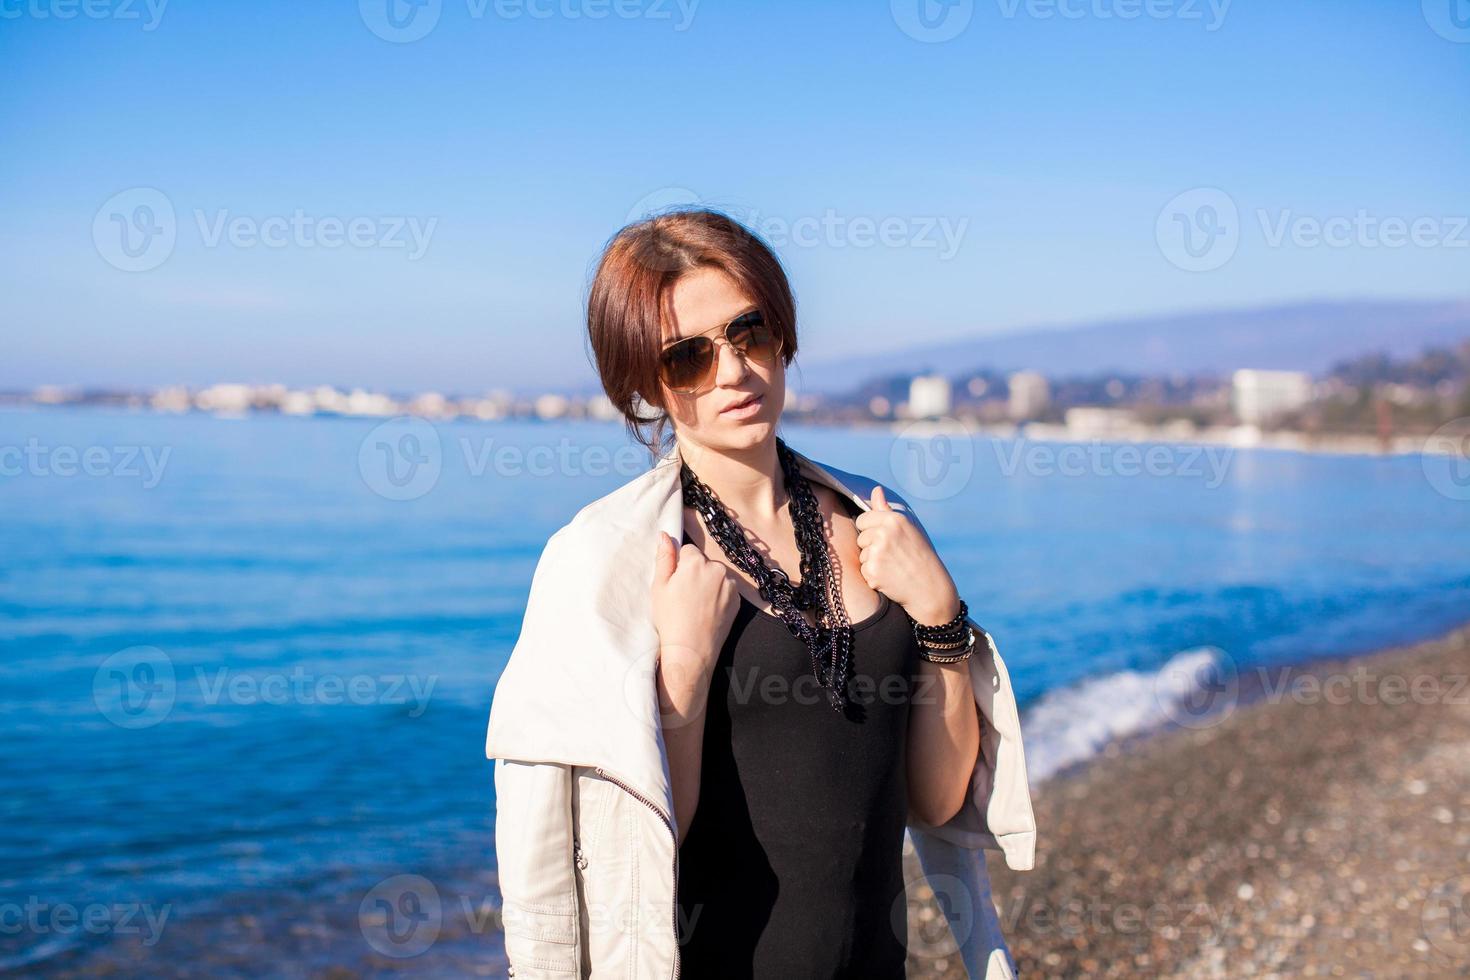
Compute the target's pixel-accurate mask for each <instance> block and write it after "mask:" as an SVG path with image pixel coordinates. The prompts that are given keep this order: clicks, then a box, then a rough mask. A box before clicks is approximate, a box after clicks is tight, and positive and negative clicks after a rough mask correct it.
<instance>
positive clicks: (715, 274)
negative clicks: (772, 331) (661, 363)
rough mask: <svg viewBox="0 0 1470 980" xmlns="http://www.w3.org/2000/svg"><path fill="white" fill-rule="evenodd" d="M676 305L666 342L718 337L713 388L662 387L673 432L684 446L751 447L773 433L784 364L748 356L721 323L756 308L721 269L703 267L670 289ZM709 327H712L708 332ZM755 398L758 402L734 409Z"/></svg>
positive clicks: (781, 400) (666, 328)
mask: <svg viewBox="0 0 1470 980" xmlns="http://www.w3.org/2000/svg"><path fill="white" fill-rule="evenodd" d="M669 305H670V306H671V307H672V309H671V311H670V315H669V317H668V320H669V321H670V322H666V323H664V325H663V343H664V346H668V345H669V344H671V343H673V342H674V341H675V340H677V339H679V338H681V337H689V336H694V335H696V334H704V335H705V336H709V337H713V338H716V344H715V357H716V359H717V360H716V368H715V375H714V378H713V379H712V380H711V381H710V383H709V387H708V388H707V389H705V390H704V391H701V392H699V393H698V394H692V395H686V394H681V393H679V392H677V391H671V390H670V389H669V388H668V387H666V386H665V387H664V388H663V396H664V405H665V406H667V410H668V413H669V417H670V418H671V419H672V420H673V423H674V433H675V436H676V437H677V438H678V439H679V440H680V441H681V443H683V444H685V445H689V444H693V445H695V446H701V447H705V448H708V449H712V450H715V451H729V450H739V449H749V448H752V447H754V446H758V445H760V444H761V443H763V442H764V441H765V440H767V439H769V438H771V437H772V435H773V434H774V432H775V429H776V420H777V419H778V418H779V417H780V415H781V409H782V408H783V407H784V405H785V402H786V365H785V363H784V362H783V361H782V359H781V358H779V357H777V358H775V360H774V362H773V363H771V364H761V363H760V362H758V361H755V360H747V359H746V358H745V357H743V356H741V355H740V353H738V352H737V351H736V350H735V349H734V348H732V347H731V346H730V345H729V344H728V343H726V342H725V338H724V336H723V334H721V333H720V331H719V328H720V327H723V326H724V325H725V324H726V323H729V322H730V321H731V320H733V319H734V318H735V317H737V316H739V315H740V314H742V313H746V312H749V311H750V310H753V309H755V308H756V304H755V302H754V301H753V300H752V299H751V298H750V297H749V296H747V295H745V293H743V292H742V291H741V290H740V287H739V286H738V285H736V283H735V281H734V280H733V279H731V278H730V277H729V276H727V275H726V274H725V273H724V272H723V271H721V270H719V269H715V268H710V267H700V268H697V269H693V270H691V271H690V272H687V273H685V274H684V275H683V276H682V277H680V278H679V280H678V281H677V282H675V283H674V287H673V289H672V290H671V291H670V304H669ZM707 331H709V332H707ZM752 397H755V398H757V399H759V400H758V401H757V402H756V404H755V405H754V407H749V406H747V407H746V408H744V409H740V410H737V411H731V410H730V409H731V408H732V407H733V406H735V405H737V404H739V403H741V402H745V401H747V400H749V399H750V398H752Z"/></svg>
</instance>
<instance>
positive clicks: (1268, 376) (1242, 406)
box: [1231, 368, 1312, 425]
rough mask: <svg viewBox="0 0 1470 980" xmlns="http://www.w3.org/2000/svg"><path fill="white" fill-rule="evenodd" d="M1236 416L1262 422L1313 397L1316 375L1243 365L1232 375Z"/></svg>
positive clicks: (1249, 423)
mask: <svg viewBox="0 0 1470 980" xmlns="http://www.w3.org/2000/svg"><path fill="white" fill-rule="evenodd" d="M1231 394H1232V397H1233V400H1234V404H1235V416H1236V418H1238V419H1240V421H1242V422H1244V423H1246V424H1247V425H1259V424H1260V423H1262V422H1266V421H1268V420H1270V419H1271V418H1273V417H1274V416H1277V415H1280V414H1281V413H1283V412H1290V411H1294V410H1295V409H1298V408H1301V407H1302V406H1303V405H1305V404H1307V403H1308V402H1310V401H1311V400H1312V376H1311V375H1310V374H1306V373H1304V372H1302V371H1257V370H1254V369H1252V368H1242V369H1241V370H1239V371H1236V372H1235V374H1234V376H1233V377H1232V379H1231Z"/></svg>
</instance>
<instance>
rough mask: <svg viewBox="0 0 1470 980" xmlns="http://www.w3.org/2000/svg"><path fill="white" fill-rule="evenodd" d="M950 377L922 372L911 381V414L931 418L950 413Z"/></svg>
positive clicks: (920, 417) (919, 417)
mask: <svg viewBox="0 0 1470 980" xmlns="http://www.w3.org/2000/svg"><path fill="white" fill-rule="evenodd" d="M949 406H950V390H949V379H948V378H945V377H944V376H943V375H939V374H921V375H919V376H918V377H916V378H914V379H913V380H912V381H910V382H909V415H911V416H912V417H914V418H918V419H922V418H931V417H935V416H939V415H948V414H949Z"/></svg>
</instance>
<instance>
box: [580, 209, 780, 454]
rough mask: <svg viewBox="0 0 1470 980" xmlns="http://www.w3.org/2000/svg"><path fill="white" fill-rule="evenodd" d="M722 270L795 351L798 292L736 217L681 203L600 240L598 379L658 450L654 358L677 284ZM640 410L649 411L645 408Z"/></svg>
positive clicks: (594, 319) (594, 341)
mask: <svg viewBox="0 0 1470 980" xmlns="http://www.w3.org/2000/svg"><path fill="white" fill-rule="evenodd" d="M700 267H712V268H716V269H719V270H721V271H722V272H724V273H725V274H726V275H727V276H729V277H730V278H731V279H733V280H735V282H736V283H737V284H738V285H739V286H740V288H741V290H742V291H743V292H744V293H746V294H747V295H748V296H750V298H751V299H752V300H753V301H754V302H755V304H756V305H757V306H759V307H760V310H761V312H762V313H764V314H765V317H766V323H768V324H769V325H770V326H771V328H772V329H773V330H775V331H776V335H777V336H778V337H780V338H781V358H782V361H783V362H784V363H785V364H787V365H790V363H791V360H792V358H794V357H795V356H796V300H795V298H794V297H793V296H792V293H791V284H790V283H789V282H788V281H787V279H786V273H785V271H784V270H783V269H782V268H781V261H780V260H779V259H778V258H776V255H775V253H774V252H772V251H771V249H770V247H769V246H768V245H766V243H765V242H763V241H762V240H761V239H760V237H759V236H757V235H756V234H755V233H754V232H752V231H750V230H749V229H748V228H746V227H745V226H743V225H741V224H740V223H739V222H737V221H735V220H734V219H733V218H731V217H729V216H728V215H726V214H723V213H721V212H719V211H715V210H712V209H709V208H698V209H679V210H674V211H668V212H665V213H663V214H658V215H655V216H653V217H651V218H645V219H644V220H642V221H637V222H634V223H633V224H630V225H628V226H627V227H625V228H623V229H622V230H621V231H619V232H618V233H617V234H616V235H614V236H613V237H612V239H611V240H610V241H609V242H608V243H607V246H606V247H605V248H604V249H603V252H602V258H601V259H600V260H599V261H598V263H597V272H596V274H595V275H594V276H593V279H592V287H591V290H590V292H589V293H588V297H587V337H588V339H589V341H590V342H591V347H592V356H593V358H594V360H595V362H596V367H597V373H598V375H599V376H600V377H601V378H602V388H603V390H604V391H605V392H607V397H608V399H609V400H610V401H611V402H612V403H613V406H614V407H615V408H617V410H618V411H619V412H621V413H622V415H623V420H624V421H625V422H626V424H627V426H628V432H629V434H630V435H632V436H633V438H634V439H636V440H637V441H638V442H640V443H642V444H643V445H644V446H647V447H648V449H649V451H650V452H652V453H653V454H654V455H655V456H658V455H662V454H663V452H665V451H666V450H667V448H668V446H669V445H670V444H671V443H672V441H673V435H672V433H668V434H667V438H665V435H666V434H665V426H666V425H667V424H668V421H669V417H668V413H667V411H666V410H665V409H666V406H665V405H664V404H663V388H662V386H661V385H660V382H659V376H658V358H659V353H660V352H661V350H662V348H663V329H662V328H663V322H664V320H663V316H664V312H665V310H666V307H667V304H668V302H669V297H670V294H671V287H672V286H673V284H674V283H676V282H677V281H678V280H679V278H680V277H681V276H683V275H684V274H685V273H687V272H689V271H690V270H692V269H696V268H700ZM644 410H652V413H651V414H645V412H644Z"/></svg>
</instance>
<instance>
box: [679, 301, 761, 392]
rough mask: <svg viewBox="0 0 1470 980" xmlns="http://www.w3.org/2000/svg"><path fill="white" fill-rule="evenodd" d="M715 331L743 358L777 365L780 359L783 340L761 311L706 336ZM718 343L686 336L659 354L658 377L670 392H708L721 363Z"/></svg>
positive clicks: (710, 331)
mask: <svg viewBox="0 0 1470 980" xmlns="http://www.w3.org/2000/svg"><path fill="white" fill-rule="evenodd" d="M716 331H718V332H720V333H723V334H724V335H725V342H726V343H728V344H729V345H730V346H731V347H733V348H735V350H737V351H738V352H739V353H740V355H741V356H742V357H747V358H749V359H750V360H752V361H756V362H757V363H760V364H772V363H775V360H776V358H777V357H779V356H781V338H780V337H779V336H777V334H776V332H775V331H774V330H772V329H771V328H770V327H768V326H766V318H765V316H764V315H763V314H762V313H761V311H760V310H751V311H750V312H749V313H742V314H740V315H739V316H737V317H736V318H735V319H733V320H731V321H730V322H729V323H727V324H725V325H724V326H723V327H714V328H711V329H710V330H707V331H705V333H715V332H716ZM716 355H717V351H716V342H715V341H714V340H713V339H712V338H710V337H708V336H704V335H700V336H696V337H685V338H683V339H682V340H678V341H675V342H674V343H672V344H670V345H669V346H667V347H665V348H664V349H663V353H661V354H660V355H659V359H658V369H659V377H661V378H662V379H663V383H664V384H665V385H667V386H668V387H669V389H670V390H671V391H677V392H679V393H680V394H682V395H693V394H698V393H699V392H701V391H703V390H705V389H706V388H708V387H709V386H710V384H711V383H712V382H713V381H714V377H715V370H716V367H717V365H718V364H719V357H718V356H716Z"/></svg>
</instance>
